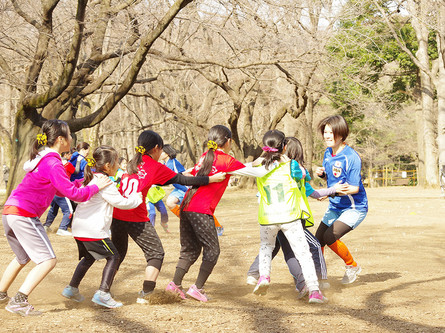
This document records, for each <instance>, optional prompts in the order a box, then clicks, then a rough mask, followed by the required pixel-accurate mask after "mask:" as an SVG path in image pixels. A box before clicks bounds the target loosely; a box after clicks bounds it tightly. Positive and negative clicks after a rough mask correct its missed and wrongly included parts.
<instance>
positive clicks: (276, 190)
mask: <svg viewBox="0 0 445 333" xmlns="http://www.w3.org/2000/svg"><path fill="white" fill-rule="evenodd" d="M264 191H265V192H266V195H267V202H269V203H271V204H273V203H279V202H284V189H283V184H281V183H280V184H277V185H276V186H274V187H272V188H271V187H270V185H266V186H264Z"/></svg>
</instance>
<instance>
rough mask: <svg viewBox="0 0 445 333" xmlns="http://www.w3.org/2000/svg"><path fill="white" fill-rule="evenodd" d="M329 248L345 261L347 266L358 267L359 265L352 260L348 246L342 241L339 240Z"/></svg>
mask: <svg viewBox="0 0 445 333" xmlns="http://www.w3.org/2000/svg"><path fill="white" fill-rule="evenodd" d="M328 246H329V248H330V249H331V250H332V251H334V252H335V253H337V255H338V256H339V257H340V258H342V259H343V261H344V262H345V264H346V265H352V266H354V267H355V266H357V263H356V262H355V261H354V259H353V258H352V255H351V252H349V250H348V248H347V246H346V245H345V244H344V243H343V242H342V241H341V240H339V239H337V240H336V241H335V242H334V243H332V244H331V245H328Z"/></svg>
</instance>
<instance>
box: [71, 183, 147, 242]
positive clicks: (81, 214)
mask: <svg viewBox="0 0 445 333" xmlns="http://www.w3.org/2000/svg"><path fill="white" fill-rule="evenodd" d="M97 179H98V178H97V176H96V175H94V177H93V179H92V180H91V182H90V183H89V184H88V185H90V184H95V183H96V182H97ZM141 203H142V198H141V196H140V194H139V193H135V194H133V195H131V196H130V197H128V198H124V197H123V196H122V195H121V194H120V193H119V191H118V189H117V188H116V186H115V185H114V184H111V185H109V186H107V187H105V188H104V189H102V190H101V191H99V193H97V194H95V195H94V196H93V197H92V198H91V199H90V200H88V201H86V202H82V203H80V204H79V205H78V206H77V208H76V211H75V213H74V219H73V225H72V232H73V236H74V237H80V238H93V239H104V238H108V237H109V231H110V226H111V221H112V218H113V207H117V208H119V209H133V208H136V207H137V206H139V205H140V204H141Z"/></svg>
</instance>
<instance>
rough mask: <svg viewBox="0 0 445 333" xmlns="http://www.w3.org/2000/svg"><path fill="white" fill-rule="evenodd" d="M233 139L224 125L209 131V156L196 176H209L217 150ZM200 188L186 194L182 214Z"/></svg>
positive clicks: (207, 155) (196, 187) (206, 156)
mask: <svg viewBox="0 0 445 333" xmlns="http://www.w3.org/2000/svg"><path fill="white" fill-rule="evenodd" d="M231 138H232V132H231V131H230V130H229V129H228V128H227V127H226V126H223V125H215V126H213V127H212V128H211V129H210V131H209V136H208V141H207V148H208V151H207V154H206V155H205V157H204V160H203V161H202V164H201V167H200V169H199V170H198V172H197V173H196V176H208V175H209V174H210V172H211V171H212V166H213V162H214V160H215V156H216V155H215V150H217V149H218V148H219V147H222V146H224V145H225V144H226V142H227V141H228V140H229V139H231ZM198 188H199V186H193V187H192V188H191V189H189V190H188V191H187V193H186V196H185V198H184V200H183V201H182V204H181V212H182V211H183V210H184V209H186V208H187V206H188V205H189V204H190V201H191V200H192V198H193V196H194V195H195V193H196V191H198Z"/></svg>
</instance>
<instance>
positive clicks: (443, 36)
mask: <svg viewBox="0 0 445 333" xmlns="http://www.w3.org/2000/svg"><path fill="white" fill-rule="evenodd" d="M438 12H439V16H438V17H439V19H438V22H439V33H438V35H437V46H438V49H439V79H438V83H437V108H438V117H437V136H438V137H437V144H438V150H439V170H442V168H443V167H445V21H444V20H445V6H444V5H441V6H440V8H439V10H438Z"/></svg>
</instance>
